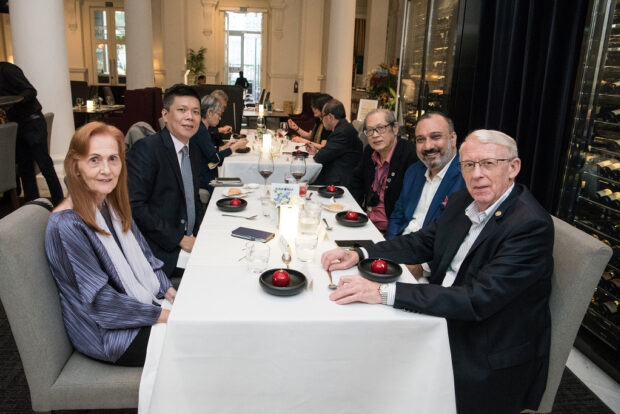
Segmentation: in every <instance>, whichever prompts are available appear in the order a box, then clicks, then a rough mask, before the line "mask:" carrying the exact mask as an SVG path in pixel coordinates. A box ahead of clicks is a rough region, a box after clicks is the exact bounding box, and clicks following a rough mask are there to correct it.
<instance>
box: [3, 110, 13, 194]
mask: <svg viewBox="0 0 620 414" xmlns="http://www.w3.org/2000/svg"><path fill="white" fill-rule="evenodd" d="M16 139H17V123H15V122H8V123H6V124H1V125H0V165H1V166H2V167H0V191H2V192H4V191H7V190H11V189H13V188H15V187H17V185H16V183H15V140H16Z"/></svg>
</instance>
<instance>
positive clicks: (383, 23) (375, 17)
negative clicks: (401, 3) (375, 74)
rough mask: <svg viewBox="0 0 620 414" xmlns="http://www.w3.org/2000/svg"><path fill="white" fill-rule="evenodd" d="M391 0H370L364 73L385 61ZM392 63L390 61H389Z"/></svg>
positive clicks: (367, 14)
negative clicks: (389, 0)
mask: <svg viewBox="0 0 620 414" xmlns="http://www.w3.org/2000/svg"><path fill="white" fill-rule="evenodd" d="M389 7H390V2H388V1H384V0H368V4H367V9H366V10H367V11H366V16H368V17H367V19H366V45H365V50H364V72H363V73H364V74H367V73H369V72H370V71H371V70H373V69H374V68H376V67H377V66H378V65H379V64H380V63H381V62H384V61H385V45H386V39H387V25H388V24H387V23H388V9H389ZM387 63H390V62H387Z"/></svg>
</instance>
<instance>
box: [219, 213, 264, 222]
mask: <svg viewBox="0 0 620 414" xmlns="http://www.w3.org/2000/svg"><path fill="white" fill-rule="evenodd" d="M222 216H227V217H237V218H242V219H246V220H254V219H255V218H256V217H258V214H254V215H253V216H235V215H234V214H226V213H222Z"/></svg>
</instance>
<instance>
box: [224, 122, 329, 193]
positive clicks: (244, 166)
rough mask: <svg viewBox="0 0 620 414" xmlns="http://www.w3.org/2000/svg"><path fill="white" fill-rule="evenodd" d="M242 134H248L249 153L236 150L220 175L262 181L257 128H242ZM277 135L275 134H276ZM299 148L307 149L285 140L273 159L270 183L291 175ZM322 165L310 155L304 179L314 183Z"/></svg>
mask: <svg viewBox="0 0 620 414" xmlns="http://www.w3.org/2000/svg"><path fill="white" fill-rule="evenodd" d="M241 134H244V135H246V136H247V139H248V148H250V152H248V153H238V152H234V153H232V154H231V155H229V156H228V157H226V158H224V162H223V163H222V166H221V168H220V171H219V176H220V177H239V178H241V180H242V181H243V182H244V183H258V182H260V183H262V182H263V178H262V177H261V175H260V174H259V173H258V158H259V152H260V149H259V148H257V147H256V146H255V145H254V142H255V141H256V140H257V134H256V130H247V129H242V130H241ZM274 135H275V134H274ZM297 149H299V150H301V151H305V146H304V145H303V144H299V143H295V142H292V141H290V140H288V139H286V140H285V143H284V145H283V148H282V149H281V150H280V152H279V153H278V155H277V156H276V157H274V159H273V167H274V171H273V174H271V176H270V177H269V178H268V182H269V183H283V182H285V180H286V177H287V176H290V175H291V174H290V166H291V161H292V159H293V152H294V151H296V150H297ZM321 168H322V165H321V164H319V163H318V162H316V161H314V157H313V156H312V155H309V156H308V157H307V158H306V174H305V175H304V176H303V178H302V180H304V181H308V182H309V183H312V182H313V181H314V180H316V178H317V177H318V176H319V173H320V172H321Z"/></svg>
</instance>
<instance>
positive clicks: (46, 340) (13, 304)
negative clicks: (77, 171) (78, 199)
mask: <svg viewBox="0 0 620 414" xmlns="http://www.w3.org/2000/svg"><path fill="white" fill-rule="evenodd" d="M37 201H38V202H41V203H46V204H47V205H49V206H50V208H51V205H50V204H49V201H47V200H46V199H39V200H37ZM49 215H50V212H49V211H48V210H47V209H46V208H44V207H41V206H40V205H36V204H26V205H25V206H23V207H21V208H19V209H18V210H16V211H14V212H13V213H11V214H9V215H8V216H6V217H4V218H3V219H2V220H0V299H2V305H3V306H4V309H5V311H6V315H7V318H8V321H9V324H10V325H11V331H12V333H13V337H14V338H15V343H16V344H17V348H18V350H19V355H20V357H21V360H22V363H23V365H24V371H25V373H26V379H27V380H28V386H29V387H30V394H31V398H32V400H33V401H34V400H37V399H39V398H41V396H40V395H39V394H38V393H39V392H43V390H49V389H50V387H51V386H52V384H53V383H54V382H55V381H56V379H57V378H58V375H59V373H60V372H61V370H62V368H63V367H64V365H65V363H66V362H67V360H68V359H69V357H70V355H71V353H72V352H73V346H72V345H71V342H70V341H69V338H68V336H67V333H66V331H65V325H64V323H63V320H62V311H61V308H60V299H59V296H58V289H57V288H56V283H55V282H54V279H53V277H52V275H51V273H50V269H49V265H48V262H47V257H46V255H45V244H44V241H45V229H46V227H47V221H48V219H49Z"/></svg>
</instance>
